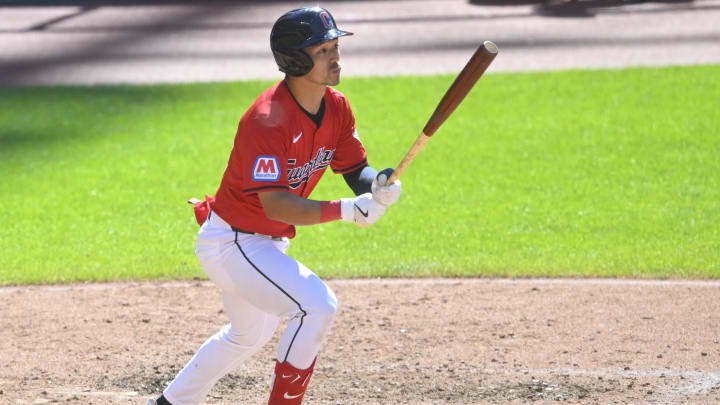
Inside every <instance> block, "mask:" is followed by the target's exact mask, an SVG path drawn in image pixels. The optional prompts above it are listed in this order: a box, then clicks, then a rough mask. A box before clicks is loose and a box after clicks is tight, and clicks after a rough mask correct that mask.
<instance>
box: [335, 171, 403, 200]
mask: <svg viewBox="0 0 720 405" xmlns="http://www.w3.org/2000/svg"><path fill="white" fill-rule="evenodd" d="M394 171H395V170H394V169H392V168H390V167H388V168H387V169H385V170H383V171H381V172H380V173H378V171H377V170H375V169H373V168H372V167H370V166H365V167H363V168H361V169H358V170H355V171H353V172H350V173H345V174H343V178H344V179H345V182H346V183H347V185H348V186H349V187H350V189H352V191H353V192H354V193H355V195H360V194H365V193H372V196H373V198H374V199H375V201H377V202H379V203H381V204H383V205H384V206H386V207H389V206H390V205H393V204H395V201H397V199H398V198H400V193H402V186H401V184H400V180H397V181H396V182H395V183H393V184H392V185H390V186H386V185H385V183H386V182H387V179H388V178H389V177H390V176H392V174H393V172H394Z"/></svg>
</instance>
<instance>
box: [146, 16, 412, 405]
mask: <svg viewBox="0 0 720 405" xmlns="http://www.w3.org/2000/svg"><path fill="white" fill-rule="evenodd" d="M345 35H352V33H350V32H346V31H342V30H339V29H338V28H337V27H336V25H335V21H334V19H333V17H332V16H331V15H330V13H329V12H328V11H327V10H325V9H323V8H320V7H307V8H301V9H296V10H292V11H290V12H288V13H286V14H285V15H283V16H282V17H280V18H279V19H278V20H277V21H276V22H275V24H274V25H273V28H272V32H271V34H270V47H271V49H272V52H273V55H274V56H275V61H276V62H277V64H278V66H279V69H280V71H282V72H284V73H285V78H284V80H281V81H280V82H278V83H276V84H275V85H273V86H272V87H270V88H269V89H267V90H266V91H265V92H264V93H262V94H261V95H260V96H259V97H258V98H257V100H256V101H255V103H254V104H253V105H252V106H251V107H250V109H249V110H248V111H247V112H246V113H245V114H244V115H243V117H242V118H241V119H240V123H239V125H238V130H237V133H236V136H235V142H234V145H233V148H232V151H231V153H230V159H229V162H228V165H227V168H226V169H225V173H224V175H223V178H222V182H221V184H220V187H219V189H218V191H217V193H216V194H215V197H214V198H213V197H206V199H205V200H204V201H197V200H191V202H192V203H194V204H195V214H196V216H197V219H198V222H199V223H201V224H202V226H201V228H200V231H199V233H198V242H197V250H196V254H197V257H198V259H199V261H200V264H201V265H202V268H203V270H204V271H205V273H207V275H208V277H209V278H210V280H212V281H213V282H214V283H215V284H216V285H217V286H218V287H219V288H220V291H221V295H222V301H223V306H224V308H225V313H226V314H227V316H228V318H229V319H230V323H229V324H228V325H226V326H224V327H223V328H221V329H220V331H218V332H217V333H216V334H215V335H213V336H211V337H210V338H209V339H207V340H206V341H205V343H203V344H202V346H201V347H200V349H199V350H198V352H197V353H196V354H195V356H194V357H193V358H192V359H190V361H189V362H188V363H187V365H186V366H185V368H183V369H182V371H180V373H179V374H178V375H177V376H176V377H175V379H174V380H173V381H172V382H171V383H170V385H169V386H168V387H167V388H166V389H165V391H164V392H163V394H162V395H161V396H160V397H159V398H157V399H150V400H149V401H148V405H165V404H173V405H190V404H198V403H200V402H201V401H202V400H203V399H204V398H205V396H206V395H207V394H208V392H209V391H210V389H211V388H212V387H213V385H214V384H215V383H216V382H217V381H218V379H220V378H221V377H222V376H223V375H225V374H226V373H228V372H229V371H231V370H232V369H234V368H236V367H237V366H239V365H240V364H241V363H242V362H243V361H244V360H245V359H247V358H249V357H250V356H252V355H253V354H254V353H256V352H257V351H258V350H260V348H261V347H262V346H263V345H264V344H265V343H267V342H268V340H270V338H271V337H272V335H273V334H274V332H275V330H276V328H277V326H278V322H279V320H280V319H281V318H288V319H289V321H288V324H287V328H286V329H285V331H284V333H283V334H282V337H281V338H280V343H279V347H278V350H277V361H276V364H275V371H274V374H273V377H272V383H271V386H272V388H271V392H270V399H269V401H268V404H269V405H280V404H283V405H296V404H300V403H301V402H302V399H303V395H304V394H305V390H306V389H307V387H308V384H309V381H310V376H311V375H312V372H313V367H314V366H315V361H316V357H317V354H318V352H319V351H320V346H321V344H322V342H323V340H324V338H325V336H326V335H327V333H328V332H329V330H330V328H331V326H332V323H333V321H334V319H335V313H336V311H337V306H338V303H337V299H336V298H335V294H334V293H333V291H332V290H331V289H330V288H329V287H328V286H327V285H326V284H325V283H324V282H323V281H322V280H320V278H318V276H317V275H315V273H313V272H312V271H311V270H310V269H308V268H307V267H305V266H304V265H303V264H302V263H299V262H298V261H296V260H295V259H293V258H292V257H290V256H288V255H286V254H285V251H286V250H287V248H288V247H289V244H290V243H289V239H291V238H293V237H294V236H295V226H296V225H313V224H319V223H323V222H329V221H335V220H342V221H347V222H353V223H355V224H357V225H359V226H360V227H367V226H369V225H371V224H373V223H375V222H376V221H377V220H378V219H380V217H381V216H382V215H383V214H384V213H385V210H386V208H387V207H388V206H390V205H392V204H393V203H395V201H396V200H397V199H398V197H399V196H400V193H401V185H400V182H399V181H398V182H395V183H393V184H392V185H386V180H387V178H388V177H389V176H390V175H391V174H392V169H385V170H383V171H382V172H380V173H377V171H376V170H374V169H372V168H371V167H370V166H369V165H368V161H367V155H366V153H365V149H364V147H363V144H362V142H361V141H360V138H359V136H358V133H357V130H356V129H355V117H354V116H353V113H352V111H351V109H350V105H349V103H348V101H347V99H346V98H345V96H344V95H343V94H342V93H340V92H339V91H337V90H334V89H333V88H332V87H331V86H334V85H337V84H338V83H339V81H340V63H339V61H340V53H339V47H338V38H339V37H341V36H345ZM327 167H330V168H331V169H332V171H333V172H335V173H340V174H342V175H343V177H344V179H345V181H346V182H347V184H348V185H349V186H350V188H351V189H352V191H353V192H354V194H355V197H353V198H343V199H339V200H334V201H315V200H310V199H308V196H309V195H310V193H311V192H312V190H313V189H314V188H315V186H316V185H317V183H318V181H319V180H320V178H321V177H322V175H323V173H324V172H325V170H326V169H327Z"/></svg>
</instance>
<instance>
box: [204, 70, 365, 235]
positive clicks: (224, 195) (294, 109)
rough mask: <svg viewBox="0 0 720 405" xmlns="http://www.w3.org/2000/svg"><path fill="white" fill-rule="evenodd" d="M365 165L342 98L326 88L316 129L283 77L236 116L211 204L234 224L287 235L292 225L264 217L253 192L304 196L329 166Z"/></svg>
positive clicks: (352, 167) (338, 168)
mask: <svg viewBox="0 0 720 405" xmlns="http://www.w3.org/2000/svg"><path fill="white" fill-rule="evenodd" d="M366 164H367V154H366V152H365V148H364V147H363V145H362V142H361V141H360V138H359V137H358V135H357V131H356V130H355V117H354V115H353V113H352V110H351V109H350V104H349V103H348V100H347V98H345V96H344V95H343V94H342V93H340V92H339V91H337V90H335V89H333V88H331V87H327V90H326V91H325V115H324V116H323V119H322V122H321V125H320V127H317V126H316V125H315V123H314V122H313V121H312V120H311V119H310V117H308V116H307V114H305V112H303V111H302V110H301V109H300V106H298V104H297V103H296V102H295V99H294V98H293V96H292V94H290V90H289V89H288V87H287V84H286V83H285V81H284V80H283V81H280V82H278V83H277V84H275V85H274V86H272V87H270V88H269V89H267V90H266V91H265V92H264V93H263V94H261V95H260V97H258V98H257V100H255V103H254V104H253V105H252V106H251V107H250V109H248V111H247V112H246V113H245V115H243V117H242V118H241V119H240V124H239V125H238V130H237V134H236V135H235V143H234V145H233V149H232V152H231V153H230V160H229V161H228V165H227V168H226V169H225V174H224V175H223V178H222V182H221V183H220V188H219V189H218V191H217V193H216V195H215V201H214V202H213V203H212V204H211V208H212V210H213V211H214V212H216V213H217V214H219V215H220V216H221V217H222V218H223V219H224V220H225V221H227V222H228V223H229V224H230V225H232V226H234V227H236V228H239V229H242V230H245V231H250V232H257V233H261V234H265V235H272V236H286V237H288V238H292V237H294V236H295V227H294V226H292V225H289V224H286V223H284V222H279V221H273V220H271V219H269V218H268V217H267V216H266V215H265V211H264V210H263V208H262V204H261V203H260V199H259V198H258V193H262V192H264V191H273V190H275V191H276V190H285V191H289V192H291V193H293V194H296V195H299V196H301V197H305V198H307V197H308V196H309V195H310V193H311V192H312V191H313V189H314V188H315V186H316V185H317V183H318V181H320V178H321V177H322V175H323V174H324V173H325V169H326V168H327V167H328V166H330V168H331V169H332V170H333V172H335V173H340V174H344V173H348V172H352V171H354V170H356V169H358V168H360V167H363V166H365V165H366Z"/></svg>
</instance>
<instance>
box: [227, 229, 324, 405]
mask: <svg viewBox="0 0 720 405" xmlns="http://www.w3.org/2000/svg"><path fill="white" fill-rule="evenodd" d="M264 243H265V242H263V241H262V240H261V238H257V237H253V236H250V237H242V236H240V237H239V238H238V241H237V248H238V251H239V253H240V254H241V255H242V256H243V258H244V259H245V260H246V261H247V263H249V264H250V266H251V267H252V268H253V270H254V273H255V275H256V277H247V276H246V277H243V279H244V283H242V285H239V284H240V283H237V284H238V285H239V287H238V288H239V289H241V290H242V295H243V296H244V297H245V299H247V300H248V302H250V303H251V304H253V305H255V306H257V307H258V308H260V309H262V310H265V311H268V312H270V313H272V314H275V315H277V316H281V317H289V318H290V321H289V322H288V325H287V328H286V329H285V331H284V333H283V335H282V337H281V338H280V344H279V347H278V356H277V364H276V368H275V370H276V371H275V376H274V382H273V390H272V393H271V396H270V404H271V405H275V404H299V403H300V402H301V401H302V397H303V395H304V393H305V389H306V388H307V386H308V382H309V379H310V375H311V374H312V371H313V366H314V363H315V358H316V356H317V354H318V352H319V351H320V348H321V346H322V343H323V340H324V339H325V336H326V335H327V333H328V332H329V331H330V328H331V326H332V323H333V321H334V320H335V313H336V311H337V299H336V297H335V294H334V293H333V291H332V290H331V289H330V288H329V287H328V286H327V285H326V284H325V283H324V282H323V281H322V280H321V279H320V278H319V277H318V276H317V275H316V274H315V273H313V272H312V271H310V270H309V269H308V268H307V267H305V266H304V265H303V264H301V263H299V262H297V261H296V260H294V259H293V258H291V257H289V256H287V255H285V254H284V251H285V249H287V246H288V243H287V242H286V241H282V242H280V241H275V242H273V243H274V244H275V249H276V250H275V251H276V252H277V253H272V252H270V251H269V249H266V248H265V247H264V246H263V244H264ZM238 277H239V276H238Z"/></svg>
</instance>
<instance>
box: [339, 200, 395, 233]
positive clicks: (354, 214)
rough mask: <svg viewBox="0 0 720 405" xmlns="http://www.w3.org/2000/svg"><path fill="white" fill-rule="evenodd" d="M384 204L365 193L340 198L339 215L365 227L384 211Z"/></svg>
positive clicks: (344, 219)
mask: <svg viewBox="0 0 720 405" xmlns="http://www.w3.org/2000/svg"><path fill="white" fill-rule="evenodd" d="M385 208H386V207H385V206H384V205H382V204H380V203H379V202H377V201H375V200H374V199H373V198H372V194H370V193H365V194H361V195H359V196H357V197H355V198H342V199H340V216H341V219H342V220H343V221H347V222H354V223H356V224H357V225H358V226H359V227H361V228H366V227H368V226H370V225H372V224H374V223H375V222H377V220H378V219H380V217H381V216H383V214H384V213H385Z"/></svg>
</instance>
